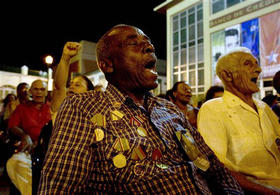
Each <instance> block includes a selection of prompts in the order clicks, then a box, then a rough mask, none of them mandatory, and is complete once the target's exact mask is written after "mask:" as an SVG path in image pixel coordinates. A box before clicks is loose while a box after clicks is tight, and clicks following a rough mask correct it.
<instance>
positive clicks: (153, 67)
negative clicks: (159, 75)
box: [145, 61, 156, 69]
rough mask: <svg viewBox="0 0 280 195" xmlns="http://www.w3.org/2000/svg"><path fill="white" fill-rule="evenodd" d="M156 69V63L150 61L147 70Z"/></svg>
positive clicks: (146, 66)
mask: <svg viewBox="0 0 280 195" xmlns="http://www.w3.org/2000/svg"><path fill="white" fill-rule="evenodd" d="M155 67H156V61H150V62H148V63H147V64H146V65H145V68H147V69H155Z"/></svg>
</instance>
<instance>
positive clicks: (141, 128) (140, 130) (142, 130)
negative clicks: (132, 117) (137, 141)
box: [137, 127, 147, 137]
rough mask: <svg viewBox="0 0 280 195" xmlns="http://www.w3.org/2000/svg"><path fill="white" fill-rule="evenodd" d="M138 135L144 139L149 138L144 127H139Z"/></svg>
mask: <svg viewBox="0 0 280 195" xmlns="http://www.w3.org/2000/svg"><path fill="white" fill-rule="evenodd" d="M137 133H138V134H139V135H140V136H142V137H146V136H147V131H146V130H145V129H144V128H143V127H138V128H137Z"/></svg>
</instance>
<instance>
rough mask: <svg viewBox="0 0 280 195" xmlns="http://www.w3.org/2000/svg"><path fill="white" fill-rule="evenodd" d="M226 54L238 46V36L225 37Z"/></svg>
mask: <svg viewBox="0 0 280 195" xmlns="http://www.w3.org/2000/svg"><path fill="white" fill-rule="evenodd" d="M225 42H226V52H228V51H230V50H232V49H233V48H235V47H238V46H239V37H238V35H232V36H226V38H225Z"/></svg>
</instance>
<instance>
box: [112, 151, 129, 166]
mask: <svg viewBox="0 0 280 195" xmlns="http://www.w3.org/2000/svg"><path fill="white" fill-rule="evenodd" d="M113 163H114V165H115V167H117V168H123V167H125V166H126V158H125V156H124V155H123V154H118V155H117V156H115V157H113Z"/></svg>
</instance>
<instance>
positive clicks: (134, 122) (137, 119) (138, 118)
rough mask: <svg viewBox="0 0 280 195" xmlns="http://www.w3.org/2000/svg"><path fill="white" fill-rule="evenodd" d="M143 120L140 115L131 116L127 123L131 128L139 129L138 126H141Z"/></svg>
mask: <svg viewBox="0 0 280 195" xmlns="http://www.w3.org/2000/svg"><path fill="white" fill-rule="evenodd" d="M144 121H145V119H144V118H143V117H141V116H140V115H138V116H133V117H131V118H130V120H129V123H130V125H131V126H137V127H139V126H140V125H142V124H143V123H144Z"/></svg>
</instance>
